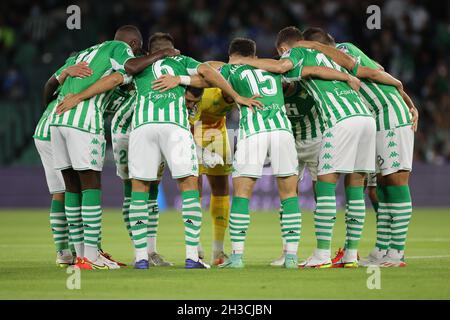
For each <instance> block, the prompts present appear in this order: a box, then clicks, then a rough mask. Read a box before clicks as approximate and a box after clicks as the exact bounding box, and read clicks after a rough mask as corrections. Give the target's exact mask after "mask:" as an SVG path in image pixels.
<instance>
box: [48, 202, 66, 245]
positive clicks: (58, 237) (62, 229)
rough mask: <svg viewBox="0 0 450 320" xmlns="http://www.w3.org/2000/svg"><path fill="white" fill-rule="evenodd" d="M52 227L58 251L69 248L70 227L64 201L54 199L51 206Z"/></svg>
mask: <svg viewBox="0 0 450 320" xmlns="http://www.w3.org/2000/svg"><path fill="white" fill-rule="evenodd" d="M50 227H51V229H52V234H53V242H54V243H55V247H56V251H62V250H67V249H69V227H68V225H67V219H66V214H65V212H64V203H63V202H61V201H57V200H52V204H51V207H50Z"/></svg>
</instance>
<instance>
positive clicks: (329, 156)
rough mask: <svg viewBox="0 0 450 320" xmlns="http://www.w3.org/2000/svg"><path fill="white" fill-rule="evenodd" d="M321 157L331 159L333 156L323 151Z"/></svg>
mask: <svg viewBox="0 0 450 320" xmlns="http://www.w3.org/2000/svg"><path fill="white" fill-rule="evenodd" d="M322 159H326V160H330V159H333V156H332V155H331V154H329V153H325V154H324V155H323V157H322Z"/></svg>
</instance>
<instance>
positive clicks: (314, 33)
mask: <svg viewBox="0 0 450 320" xmlns="http://www.w3.org/2000/svg"><path fill="white" fill-rule="evenodd" d="M303 37H304V38H305V40H309V41H317V42H320V43H323V44H326V45H329V46H335V45H336V41H334V38H333V37H332V36H331V35H330V34H329V33H327V32H326V31H325V30H323V29H322V28H315V27H312V28H308V29H306V30H305V31H303Z"/></svg>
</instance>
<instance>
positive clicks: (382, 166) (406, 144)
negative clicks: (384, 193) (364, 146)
mask: <svg viewBox="0 0 450 320" xmlns="http://www.w3.org/2000/svg"><path fill="white" fill-rule="evenodd" d="M376 137H377V148H376V159H377V172H379V173H381V175H383V176H386V175H388V174H391V173H395V172H397V171H411V170H412V161H413V152H414V131H413V130H412V129H411V126H405V127H399V128H394V129H391V130H384V131H379V132H377V134H376Z"/></svg>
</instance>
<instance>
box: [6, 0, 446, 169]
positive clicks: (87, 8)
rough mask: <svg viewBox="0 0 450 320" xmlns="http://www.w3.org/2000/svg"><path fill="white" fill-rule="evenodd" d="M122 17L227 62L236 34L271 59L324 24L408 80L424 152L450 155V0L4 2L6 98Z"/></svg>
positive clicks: (439, 160) (20, 95)
mask: <svg viewBox="0 0 450 320" xmlns="http://www.w3.org/2000/svg"><path fill="white" fill-rule="evenodd" d="M70 4H77V5H79V6H80V8H81V30H72V31H71V30H68V29H67V28H66V19H67V17H68V14H67V13H66V8H67V6H68V5H70ZM372 4H376V5H378V6H379V7H380V8H381V16H382V20H381V22H382V25H381V29H380V30H369V29H367V27H366V20H367V18H368V17H369V14H367V13H366V9H367V7H368V6H369V5H372ZM122 24H135V25H137V26H138V27H139V28H140V29H141V31H142V33H143V35H144V39H147V37H148V36H149V35H150V34H151V33H153V32H155V31H165V32H170V33H171V34H172V35H173V36H174V38H175V40H176V46H177V48H178V49H180V50H181V51H182V52H183V53H184V54H187V55H190V56H192V57H194V58H197V59H199V60H202V61H206V60H212V59H215V60H218V59H220V60H224V61H225V60H226V59H227V54H226V53H227V47H228V43H229V41H230V39H231V38H233V37H236V36H245V37H249V38H252V39H254V40H255V41H256V42H257V45H258V55H259V56H261V57H271V56H273V55H274V53H275V51H274V39H275V36H276V33H277V31H278V30H279V29H281V28H282V27H285V26H288V25H296V26H298V27H300V28H304V27H308V26H320V27H322V28H324V29H326V30H328V32H329V33H331V34H332V35H333V36H334V37H335V38H336V40H337V41H338V42H344V41H345V42H353V43H355V44H356V45H358V46H359V47H360V48H361V49H362V50H364V51H366V52H367V53H368V54H369V55H370V56H371V57H372V58H374V59H375V60H377V61H378V62H379V63H381V64H382V65H383V66H384V67H385V68H386V70H387V71H389V72H390V73H392V74H393V75H394V76H396V77H398V78H400V79H401V80H402V81H403V83H404V85H405V87H406V88H407V91H408V92H409V93H410V95H411V96H412V97H413V98H414V101H415V102H416V104H417V107H418V108H419V110H420V126H419V132H418V133H417V135H416V145H415V160H416V161H420V162H426V163H431V164H435V165H440V164H445V163H450V88H449V86H450V5H449V2H448V1H419V0H386V1H381V0H378V1H377V0H370V1H367V0H358V1H357V0H299V1H296V0H270V1H263V0H260V1H239V0H221V1H212V0H211V1H206V0H153V1H152V0H130V1H119V0H109V1H88V0H86V1H71V2H66V1H57V0H34V1H33V0H31V1H30V0H15V1H13V2H12V1H2V2H1V4H0V93H1V97H0V103H1V101H4V100H9V101H18V100H24V99H27V98H28V97H29V93H30V92H32V91H39V90H40V88H42V86H43V84H44V82H45V80H46V79H47V78H48V77H49V76H50V75H51V73H52V72H53V71H55V70H56V69H57V68H58V67H59V66H60V65H62V63H63V62H64V60H65V59H66V57H67V56H68V55H69V54H70V53H71V52H73V51H77V50H79V49H83V48H85V47H88V46H91V45H92V44H94V43H98V42H101V41H104V40H107V39H111V38H112V36H113V34H114V31H115V29H116V28H117V27H118V26H120V25H122ZM145 42H146V41H145ZM38 94H39V92H38ZM33 107H36V108H41V107H42V106H33Z"/></svg>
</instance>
